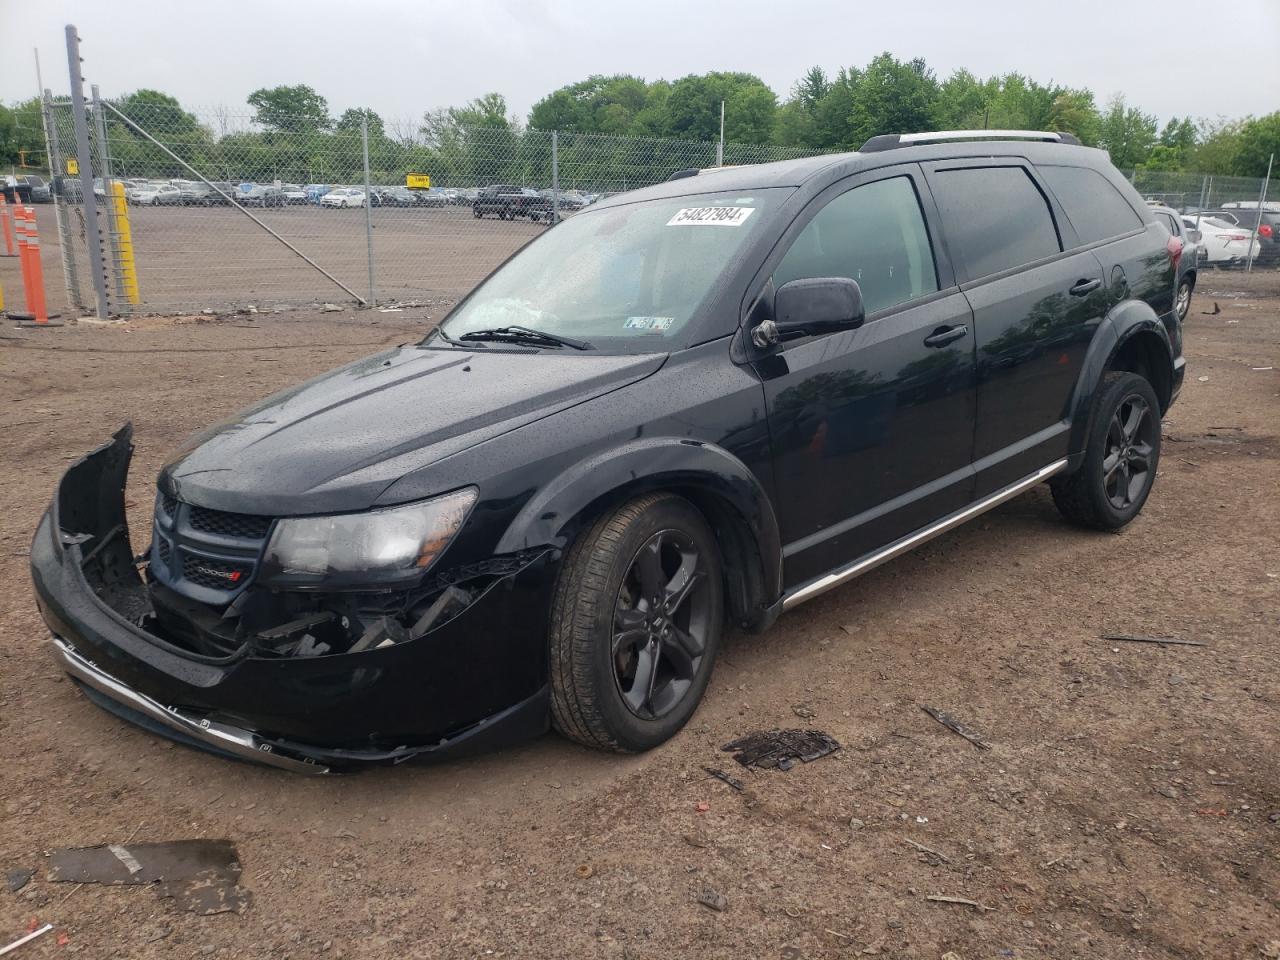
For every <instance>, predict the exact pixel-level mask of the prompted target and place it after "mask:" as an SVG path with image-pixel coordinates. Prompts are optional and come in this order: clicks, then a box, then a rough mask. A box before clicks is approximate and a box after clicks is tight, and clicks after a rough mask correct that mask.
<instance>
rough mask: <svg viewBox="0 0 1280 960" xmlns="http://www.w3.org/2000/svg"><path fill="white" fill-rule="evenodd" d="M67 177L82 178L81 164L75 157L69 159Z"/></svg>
mask: <svg viewBox="0 0 1280 960" xmlns="http://www.w3.org/2000/svg"><path fill="white" fill-rule="evenodd" d="M67 176H69V177H78V176H80V164H79V163H77V162H76V159H75V158H74V157H67Z"/></svg>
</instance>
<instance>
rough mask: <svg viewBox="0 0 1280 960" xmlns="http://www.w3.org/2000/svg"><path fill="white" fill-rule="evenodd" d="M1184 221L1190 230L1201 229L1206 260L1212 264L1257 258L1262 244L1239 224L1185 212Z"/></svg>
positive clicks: (1219, 264)
mask: <svg viewBox="0 0 1280 960" xmlns="http://www.w3.org/2000/svg"><path fill="white" fill-rule="evenodd" d="M1182 222H1183V224H1184V225H1185V226H1186V227H1187V229H1189V230H1199V231H1200V246H1201V247H1203V248H1204V251H1205V262H1207V263H1209V264H1210V265H1212V266H1220V267H1229V266H1234V265H1236V264H1241V263H1246V262H1248V260H1249V257H1250V255H1251V254H1250V250H1249V248H1250V247H1252V248H1253V251H1252V256H1253V257H1254V258H1255V259H1256V258H1257V256H1258V252H1259V251H1260V250H1261V249H1262V244H1260V243H1259V242H1258V238H1257V237H1255V236H1254V235H1253V231H1252V230H1246V229H1245V228H1244V227H1241V226H1239V225H1238V224H1234V223H1228V222H1227V221H1226V220H1219V219H1217V218H1216V217H1200V218H1199V219H1198V220H1197V218H1196V217H1195V216H1194V215H1188V214H1183V215H1182Z"/></svg>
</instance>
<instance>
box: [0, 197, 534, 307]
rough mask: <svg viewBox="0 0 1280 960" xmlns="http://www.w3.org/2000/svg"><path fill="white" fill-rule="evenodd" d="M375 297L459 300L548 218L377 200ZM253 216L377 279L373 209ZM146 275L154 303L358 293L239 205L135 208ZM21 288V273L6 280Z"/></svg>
mask: <svg viewBox="0 0 1280 960" xmlns="http://www.w3.org/2000/svg"><path fill="white" fill-rule="evenodd" d="M36 210H37V211H38V220H39V228H40V236H41V238H42V239H43V240H44V243H42V245H41V251H42V253H43V258H42V262H43V264H44V269H45V280H46V289H47V292H48V298H49V304H50V308H51V309H60V308H65V306H66V299H67V297H66V292H65V289H64V285H63V280H62V267H61V260H60V257H59V251H58V244H57V226H56V223H55V221H54V212H53V207H52V206H51V205H48V204H45V205H41V206H39V207H37V208H36ZM370 212H371V214H372V222H373V237H374V270H375V282H376V285H377V291H378V294H377V295H378V299H379V300H382V301H388V300H391V301H404V300H419V301H423V300H432V301H437V302H442V303H447V302H452V301H453V300H454V299H456V298H457V297H459V296H461V295H462V294H464V293H466V292H467V291H468V290H470V289H471V288H472V287H473V286H475V284H476V283H477V282H479V281H480V280H481V279H482V278H483V277H484V276H485V275H486V274H487V273H488V272H489V271H490V270H491V269H493V267H495V266H496V265H497V264H499V263H501V262H502V261H503V260H504V259H506V257H508V256H510V255H511V253H513V252H514V251H515V250H517V249H518V248H519V247H520V246H521V245H523V244H524V243H526V242H527V241H528V240H529V239H530V238H531V237H535V236H538V235H539V234H540V233H542V231H544V230H546V229H547V228H546V226H545V224H537V223H531V222H530V221H528V220H498V219H497V218H495V217H492V216H490V217H486V218H484V219H476V218H475V217H473V216H472V213H471V209H470V208H469V207H463V206H451V207H430V208H425V209H403V208H397V207H375V208H373V209H372V210H371V211H370ZM68 213H69V216H70V222H71V224H72V228H73V229H72V232H73V234H76V235H77V236H76V240H75V249H76V250H77V251H78V253H77V262H78V263H79V267H80V270H81V272H82V276H81V286H82V289H83V293H84V296H86V297H88V298H90V302H92V296H93V288H92V286H91V281H90V279H89V276H90V275H89V272H88V254H87V253H86V252H85V245H84V242H83V239H82V231H83V227H82V224H81V220H82V217H83V214H82V212H81V208H80V207H78V206H71V207H69V208H68ZM252 213H253V215H254V216H255V217H257V218H259V219H260V220H262V222H263V223H265V224H267V225H268V226H269V227H271V229H272V230H274V231H276V232H277V233H278V234H280V235H281V236H282V237H284V238H285V239H287V240H288V241H289V242H290V243H292V244H294V245H295V246H296V247H297V248H298V249H299V250H300V251H301V252H302V253H305V254H306V255H307V256H308V257H310V258H311V259H312V260H314V261H315V262H316V263H318V264H319V265H320V266H322V267H323V268H324V269H325V270H327V271H329V272H330V273H331V274H333V275H334V276H335V277H337V279H339V280H340V281H342V282H343V283H345V284H346V285H347V286H348V287H350V288H351V289H352V290H354V291H355V292H356V293H358V294H360V295H361V296H366V295H367V293H368V290H369V273H368V269H369V265H368V252H367V248H366V244H365V211H364V210H363V209H358V208H353V209H347V210H336V209H331V208H321V207H317V206H314V205H309V204H308V205H301V206H288V207H270V208H267V209H254V210H253V211H252ZM129 220H130V228H131V231H132V234H133V244H134V248H135V256H136V258H137V271H138V284H139V287H140V289H141V293H142V299H143V305H142V309H143V310H144V311H146V312H155V311H156V310H159V309H163V308H166V307H168V308H173V309H190V310H193V311H198V310H200V309H213V310H229V309H234V308H237V307H240V308H243V307H247V306H249V305H250V304H252V305H254V306H256V307H258V308H260V309H262V310H264V311H265V310H270V309H272V308H273V307H274V306H276V305H277V304H286V305H289V306H290V307H293V306H297V305H303V306H306V305H309V304H311V303H323V302H337V303H351V302H353V298H352V297H351V296H350V295H349V294H347V293H345V292H344V291H343V290H342V289H341V288H340V287H338V286H337V285H335V284H334V283H332V282H331V281H329V280H327V279H325V278H324V277H323V276H321V275H320V274H319V273H317V272H316V271H315V270H314V269H313V268H311V267H310V266H308V265H307V264H306V263H304V262H303V261H302V259H300V258H299V257H298V256H297V255H296V254H295V253H293V252H291V251H290V250H288V249H287V248H286V247H285V246H284V245H283V244H281V243H280V242H279V241H277V240H276V239H274V238H273V237H271V236H270V235H269V234H268V233H267V232H266V231H264V230H263V229H262V228H261V227H259V226H257V225H256V224H254V223H253V222H252V221H250V220H249V218H248V217H246V216H245V215H244V214H243V213H241V212H240V211H239V210H235V209H233V208H231V207H130V208H129ZM5 289H6V291H7V292H8V296H9V298H10V303H11V305H12V302H13V300H14V298H17V297H20V293H19V291H20V290H21V286H20V285H18V284H16V283H15V284H14V285H10V284H8V283H6V287H5Z"/></svg>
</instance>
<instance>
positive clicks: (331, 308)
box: [320, 303, 342, 313]
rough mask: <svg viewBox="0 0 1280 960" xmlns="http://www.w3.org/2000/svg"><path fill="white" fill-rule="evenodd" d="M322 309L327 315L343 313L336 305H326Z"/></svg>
mask: <svg viewBox="0 0 1280 960" xmlns="http://www.w3.org/2000/svg"><path fill="white" fill-rule="evenodd" d="M320 309H321V310H322V311H324V312H325V313H341V312H342V308H341V307H340V306H338V305H337V304H336V303H326V304H325V305H324V306H323V307H321V308H320Z"/></svg>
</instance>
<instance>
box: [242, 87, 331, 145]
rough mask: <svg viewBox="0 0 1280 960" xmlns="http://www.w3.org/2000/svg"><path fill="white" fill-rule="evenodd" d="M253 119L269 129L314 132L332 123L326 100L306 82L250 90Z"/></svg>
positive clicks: (325, 128) (326, 128) (326, 127)
mask: <svg viewBox="0 0 1280 960" xmlns="http://www.w3.org/2000/svg"><path fill="white" fill-rule="evenodd" d="M248 102H249V106H251V107H253V109H254V115H253V119H254V120H255V121H256V122H258V123H260V124H262V125H263V126H264V127H266V128H267V129H268V130H274V131H281V132H298V133H302V132H314V131H318V130H328V129H329V127H330V126H332V125H333V120H332V119H331V118H330V117H329V101H327V100H326V99H325V98H324V97H322V96H320V94H318V93H316V91H315V90H314V89H312V88H311V87H309V86H307V85H306V84H305V83H300V84H297V85H296V86H292V87H288V86H282V87H270V88H267V87H263V88H262V89H260V90H255V91H253V93H251V94H249V98H248Z"/></svg>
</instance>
